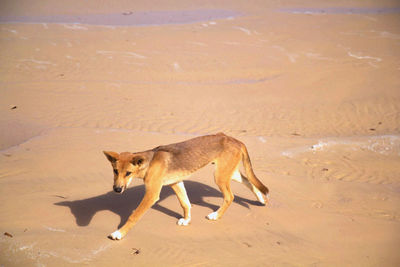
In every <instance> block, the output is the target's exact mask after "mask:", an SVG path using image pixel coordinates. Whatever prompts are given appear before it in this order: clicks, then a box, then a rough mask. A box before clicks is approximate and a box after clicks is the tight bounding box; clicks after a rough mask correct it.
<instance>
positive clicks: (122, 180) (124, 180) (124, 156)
mask: <svg viewBox="0 0 400 267" xmlns="http://www.w3.org/2000/svg"><path fill="white" fill-rule="evenodd" d="M103 153H104V155H106V157H107V159H108V160H109V161H110V162H111V165H112V167H113V171H114V185H113V189H114V191H115V192H117V193H122V192H124V190H125V189H126V188H127V187H128V186H129V184H130V183H131V182H132V179H133V178H134V177H141V176H142V175H141V174H142V172H143V169H144V167H145V166H144V165H145V164H144V161H145V159H144V157H143V156H140V155H135V154H132V153H129V152H123V153H121V154H118V153H117V152H112V151H103Z"/></svg>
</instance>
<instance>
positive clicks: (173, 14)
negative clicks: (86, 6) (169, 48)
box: [0, 9, 240, 26]
mask: <svg viewBox="0 0 400 267" xmlns="http://www.w3.org/2000/svg"><path fill="white" fill-rule="evenodd" d="M239 15H240V13H239V12H236V11H232V10H222V9H195V10H168V11H140V12H136V11H135V12H132V11H127V12H124V13H116V14H82V15H52V16H1V17H0V23H13V22H17V23H73V24H89V25H108V26H148V25H166V24H188V23H194V22H200V21H208V20H214V19H228V18H233V17H236V16H239Z"/></svg>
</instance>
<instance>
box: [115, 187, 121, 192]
mask: <svg viewBox="0 0 400 267" xmlns="http://www.w3.org/2000/svg"><path fill="white" fill-rule="evenodd" d="M114 191H115V192H117V193H121V192H122V187H115V186H114Z"/></svg>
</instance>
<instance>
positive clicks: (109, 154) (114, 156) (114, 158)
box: [103, 151, 119, 163]
mask: <svg viewBox="0 0 400 267" xmlns="http://www.w3.org/2000/svg"><path fill="white" fill-rule="evenodd" d="M103 153H104V155H106V157H107V159H108V160H109V161H110V162H111V163H114V162H116V161H117V160H118V158H119V154H118V153H117V152H112V151H103Z"/></svg>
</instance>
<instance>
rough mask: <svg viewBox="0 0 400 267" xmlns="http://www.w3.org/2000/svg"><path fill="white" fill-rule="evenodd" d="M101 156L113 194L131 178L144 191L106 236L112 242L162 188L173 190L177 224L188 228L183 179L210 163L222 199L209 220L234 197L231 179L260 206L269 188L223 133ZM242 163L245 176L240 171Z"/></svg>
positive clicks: (241, 149) (243, 152) (239, 146)
mask: <svg viewBox="0 0 400 267" xmlns="http://www.w3.org/2000/svg"><path fill="white" fill-rule="evenodd" d="M104 154H105V155H106V157H107V159H108V160H109V161H110V162H111V165H112V167H113V169H114V186H113V189H114V191H115V192H117V193H122V192H123V191H124V190H125V189H126V188H127V187H128V185H129V184H130V182H131V181H132V179H133V178H134V177H137V178H142V179H143V180H144V184H145V188H146V193H145V195H144V197H143V200H142V201H141V203H140V204H139V206H138V207H137V209H136V210H135V211H134V212H133V213H132V214H131V216H130V217H129V219H128V221H127V222H126V223H125V224H124V225H123V226H122V227H121V228H120V229H119V230H117V231H115V232H114V233H112V234H111V235H110V236H109V237H110V238H111V239H114V240H119V239H121V238H123V237H124V236H125V235H126V234H127V232H128V231H129V230H130V229H131V228H132V227H133V226H134V225H135V224H136V222H137V221H138V220H139V219H140V218H141V217H142V216H143V214H144V213H145V212H146V211H147V210H148V209H149V208H150V207H151V206H152V205H153V204H155V203H156V202H157V201H158V200H159V196H160V191H161V188H162V186H163V185H169V186H171V187H172V189H173V190H174V191H175V193H176V195H177V196H178V199H179V202H180V204H181V206H182V208H183V213H184V215H183V218H181V219H179V221H178V225H188V224H189V222H190V218H191V216H190V209H191V204H190V201H189V198H188V196H187V194H186V190H185V187H184V185H183V180H184V179H185V178H187V177H188V176H190V175H191V174H192V173H193V172H195V171H196V170H198V169H200V168H202V167H204V166H205V165H207V164H209V163H214V164H215V165H216V168H215V174H214V176H215V183H216V184H217V185H218V187H219V189H220V190H221V192H222V194H223V197H224V201H223V203H222V205H221V207H220V208H219V209H218V210H217V211H215V212H212V213H210V214H209V215H208V216H207V218H208V219H209V220H217V219H219V218H221V216H222V215H223V214H224V212H225V211H226V209H227V208H228V207H229V205H230V204H231V203H232V201H233V198H234V196H233V193H232V191H231V186H230V181H231V179H233V180H235V181H237V182H240V183H243V184H244V185H246V186H247V187H248V188H249V189H250V190H252V191H253V193H254V194H255V195H256V197H257V199H258V200H259V201H260V202H261V203H262V204H264V205H265V204H266V199H265V198H264V195H267V194H268V188H267V187H266V186H265V185H263V184H262V183H261V181H260V180H258V179H257V177H256V176H255V174H254V172H253V169H252V167H251V162H250V158H249V154H248V152H247V149H246V147H245V145H244V144H243V143H242V142H240V141H238V140H236V139H234V138H232V137H230V136H226V135H225V134H223V133H218V134H215V135H207V136H201V137H196V138H193V139H190V140H187V141H184V142H181V143H176V144H171V145H166V146H159V147H156V148H154V149H152V150H148V151H144V152H138V153H129V152H123V153H121V154H118V153H116V152H110V151H104ZM241 160H243V165H244V169H245V171H246V174H247V176H248V177H245V176H244V175H243V174H241V173H240V171H239V164H240V161H241Z"/></svg>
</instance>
